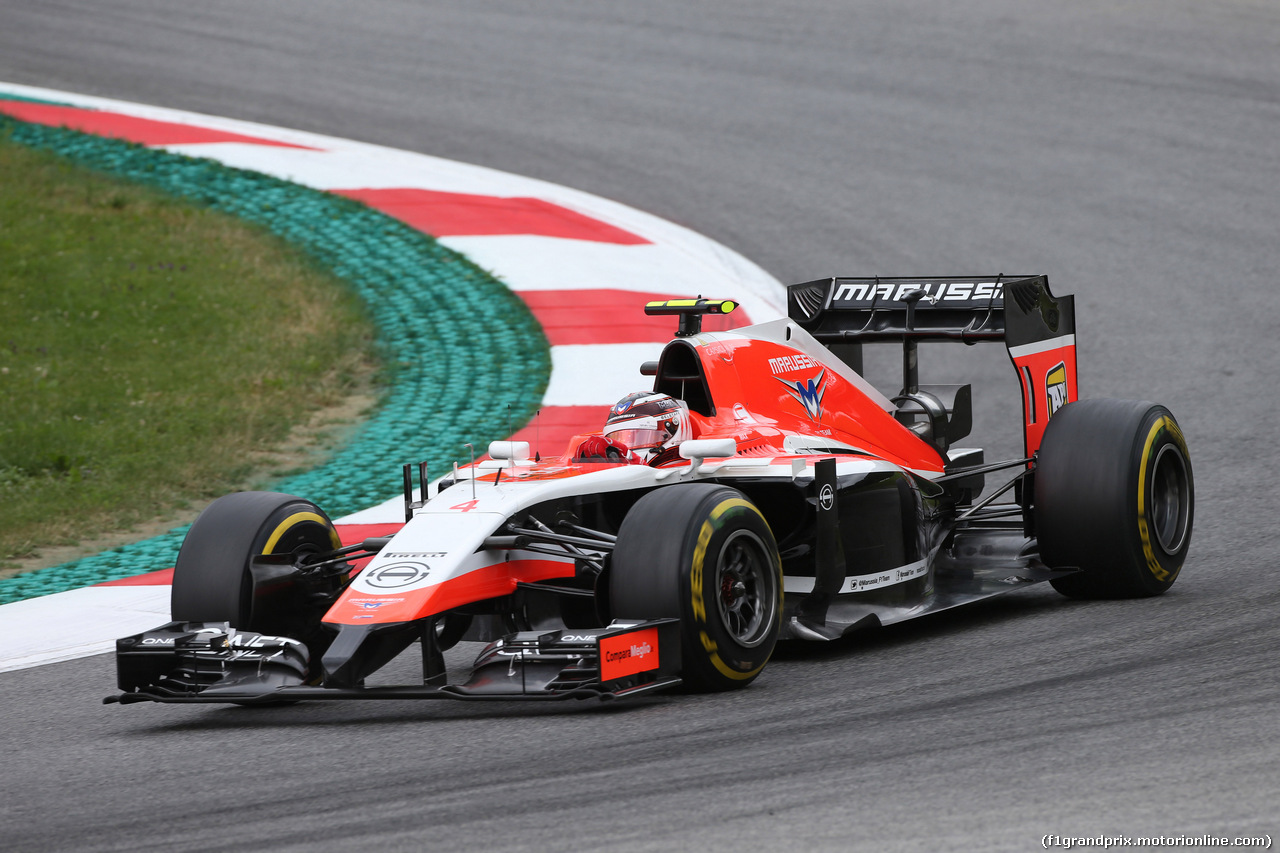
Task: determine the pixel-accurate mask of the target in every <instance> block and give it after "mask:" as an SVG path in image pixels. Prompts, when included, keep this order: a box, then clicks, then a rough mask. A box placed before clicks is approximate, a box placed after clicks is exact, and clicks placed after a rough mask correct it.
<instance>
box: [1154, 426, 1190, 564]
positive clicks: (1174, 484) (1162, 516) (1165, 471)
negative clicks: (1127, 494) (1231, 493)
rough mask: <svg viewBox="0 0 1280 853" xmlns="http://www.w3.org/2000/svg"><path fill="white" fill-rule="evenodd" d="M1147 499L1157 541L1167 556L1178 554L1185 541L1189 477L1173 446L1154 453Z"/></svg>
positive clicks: (1188, 510)
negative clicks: (1149, 491)
mask: <svg viewBox="0 0 1280 853" xmlns="http://www.w3.org/2000/svg"><path fill="white" fill-rule="evenodd" d="M1150 497H1151V512H1150V515H1149V516H1148V517H1149V519H1150V525H1151V530H1152V532H1153V533H1155V539H1156V542H1157V544H1159V545H1160V549H1161V550H1162V551H1164V552H1165V553H1166V554H1169V555H1174V554H1177V553H1178V551H1180V550H1181V549H1182V545H1183V543H1184V542H1185V541H1186V538H1187V528H1188V526H1189V525H1188V524H1187V521H1188V517H1189V515H1190V513H1191V478H1190V476H1188V474H1187V460H1186V459H1185V458H1184V457H1183V455H1182V451H1181V450H1179V449H1178V448H1177V447H1176V446H1175V445H1172V444H1166V445H1165V446H1164V447H1162V448H1160V452H1159V453H1158V454H1156V464H1155V467H1154V469H1153V470H1152V472H1151V496H1150Z"/></svg>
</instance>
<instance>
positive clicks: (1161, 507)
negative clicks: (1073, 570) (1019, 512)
mask: <svg viewBox="0 0 1280 853" xmlns="http://www.w3.org/2000/svg"><path fill="white" fill-rule="evenodd" d="M1194 504H1195V485H1194V481H1193V479H1192V475H1191V455H1190V454H1189V453H1188V451H1187V443H1186V439H1185V438H1184V437H1183V435H1182V430H1181V429H1179V428H1178V422H1177V421H1176V420H1175V419H1174V417H1173V415H1172V414H1170V412H1169V410H1168V409H1166V408H1165V407H1164V406H1158V405H1155V404H1153V403H1145V402H1138V401H1135V400H1080V401H1078V402H1075V403H1070V404H1068V405H1067V406H1064V407H1063V408H1062V409H1061V410H1060V411H1058V413H1057V414H1055V415H1054V416H1053V418H1052V420H1050V421H1049V425H1048V426H1047V427H1046V429H1045V433H1044V440H1043V441H1042V442H1041V445H1040V452H1039V455H1038V457H1037V461H1036V473H1035V524H1036V536H1037V538H1038V540H1039V543H1040V557H1041V559H1042V560H1043V561H1044V562H1045V563H1046V564H1047V565H1049V566H1051V567H1055V568H1056V567H1068V566H1075V567H1079V568H1080V569H1081V571H1080V572H1079V573H1077V574H1074V575H1070V576H1067V577H1064V578H1059V579H1057V580H1054V581H1053V586H1054V588H1055V589H1057V590H1058V591H1059V592H1061V593H1062V594H1063V595H1066V596H1069V597H1071V598H1139V597H1145V596H1152V595H1159V594H1160V593H1163V592H1164V591H1165V590H1167V589H1169V587H1171V586H1172V585H1173V582H1174V581H1175V580H1177V577H1178V574H1179V572H1181V570H1182V566H1183V563H1184V561H1185V559H1186V556H1187V549H1188V548H1189V547H1190V544H1191V525H1192V517H1193V514H1194Z"/></svg>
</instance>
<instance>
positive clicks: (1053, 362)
mask: <svg viewBox="0 0 1280 853" xmlns="http://www.w3.org/2000/svg"><path fill="white" fill-rule="evenodd" d="M787 313H788V315H789V316H790V318H791V320H792V321H794V322H796V323H798V324H799V325H800V326H802V327H803V328H804V329H805V330H806V331H808V332H809V333H810V334H812V335H813V336H814V337H815V338H816V339H818V340H819V341H821V342H822V343H823V344H825V345H826V346H827V347H829V348H830V349H831V350H832V351H833V352H835V353H836V354H837V355H839V356H840V357H841V358H842V359H843V360H844V361H846V362H847V363H848V364H849V365H850V366H852V367H853V368H854V369H855V370H858V371H861V369H862V344H864V343H876V342H901V343H902V344H903V347H904V359H903V364H904V379H903V385H904V387H903V393H904V394H909V393H913V392H914V390H915V389H914V388H913V387H912V386H913V384H914V382H913V379H914V375H915V358H916V356H915V345H916V343H918V342H920V341H956V342H961V343H965V344H976V343H979V342H980V341H1002V342H1004V344H1005V347H1006V348H1007V349H1008V351H1009V358H1010V360H1011V361H1012V362H1013V365H1014V367H1015V369H1016V370H1017V371H1018V378H1019V384H1020V385H1021V387H1022V408H1023V424H1024V428H1025V431H1024V436H1025V443H1026V453H1027V455H1028V456H1031V455H1033V454H1034V453H1035V452H1036V450H1038V449H1039V447H1040V441H1041V439H1042V437H1043V436H1044V429H1045V426H1046V425H1047V424H1048V421H1049V418H1050V417H1051V416H1052V415H1053V413H1054V412H1056V411H1058V409H1060V408H1062V407H1063V406H1064V405H1066V404H1067V403H1070V402H1073V401H1075V400H1076V399H1077V397H1078V388H1077V385H1076V322H1075V300H1074V297H1072V296H1054V295H1053V293H1052V292H1051V291H1050V290H1049V279H1048V278H1047V277H1046V276H1043V275H1035V276H1005V275H997V276H969V277H962V276H937V277H930V278H882V277H874V278H843V277H834V278H825V279H819V280H817V281H808V282H804V283H802V284H793V285H791V286H790V287H788V288H787Z"/></svg>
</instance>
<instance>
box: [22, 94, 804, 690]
mask: <svg viewBox="0 0 1280 853" xmlns="http://www.w3.org/2000/svg"><path fill="white" fill-rule="evenodd" d="M0 114H4V115H8V116H10V117H12V118H14V119H17V120H19V121H22V122H28V123H30V124H32V125H36V126H43V127H49V128H61V127H67V128H71V129H75V130H81V131H84V132H87V133H93V134H96V135H99V136H103V137H108V138H115V139H124V140H128V141H130V142H134V143H138V144H140V145H143V146H146V147H147V148H148V149H151V150H155V151H167V152H171V153H174V154H183V155H187V156H189V157H197V158H205V159H207V160H213V161H216V162H217V163H220V164H222V165H223V166H226V167H231V169H239V170H248V171H249V172H252V173H257V174H259V175H263V176H270V177H271V178H274V179H281V180H282V181H284V182H289V183H291V184H294V185H297V186H298V187H305V188H310V189H313V190H321V191H324V192H327V193H332V194H335V195H337V196H342V197H347V198H354V199H356V200H358V201H362V202H364V203H365V204H367V205H369V206H370V207H372V208H374V209H375V210H379V211H381V212H382V213H385V214H387V215H388V216H390V217H392V218H394V219H396V220H398V221H399V222H400V223H402V224H403V225H404V226H407V227H409V228H412V229H415V230H416V231H418V232H422V233H426V234H430V235H432V236H434V237H435V238H436V242H437V243H438V244H439V245H441V246H443V247H445V248H446V249H449V250H452V251H454V252H457V253H459V254H461V255H463V256H465V258H466V259H469V261H470V262H471V263H473V264H475V265H477V266H478V267H480V268H481V269H483V270H486V271H488V272H489V273H491V275H492V276H493V277H494V278H496V279H497V280H498V281H500V282H501V284H502V285H504V286H505V287H506V288H508V289H509V290H510V291H512V292H514V293H515V294H516V295H517V296H518V297H519V298H520V300H521V301H522V302H523V303H524V305H525V306H526V307H527V309H528V311H529V312H531V313H532V316H533V317H534V318H536V320H537V323H538V325H540V326H541V330H542V334H543V335H545V339H546V342H547V344H548V345H549V353H550V361H549V376H547V377H545V378H546V390H545V392H544V394H543V397H542V400H541V402H540V404H537V403H536V401H535V405H536V406H537V409H538V411H539V415H538V417H537V423H536V425H534V424H530V425H529V426H527V427H525V428H524V429H522V430H517V431H516V433H515V435H514V436H513V437H514V438H516V439H518V440H530V441H536V442H538V443H539V446H540V447H544V448H552V447H557V446H562V445H563V443H564V442H565V441H566V440H567V439H568V437H569V436H571V435H573V434H574V433H578V432H583V431H587V430H591V429H594V428H597V427H598V425H599V424H600V423H602V422H603V419H604V412H605V410H606V409H607V408H608V407H609V406H610V405H612V404H613V403H614V402H616V401H617V400H618V399H619V398H621V397H622V396H624V395H625V394H627V393H629V392H631V391H635V390H638V389H639V388H641V387H643V386H644V384H646V381H645V380H644V378H643V377H641V376H640V374H639V372H638V366H639V364H640V363H641V362H643V361H646V360H650V359H654V358H656V357H657V355H658V354H659V352H660V351H661V349H662V345H663V344H664V343H665V342H666V341H667V340H668V339H669V338H670V335H671V328H670V319H669V318H646V317H645V316H644V315H643V314H642V313H641V311H640V308H641V307H642V306H643V304H644V303H645V302H647V301H649V300H652V299H660V298H671V297H681V296H691V295H695V294H703V295H707V296H715V297H725V298H733V299H735V300H737V301H738V302H739V303H740V304H741V306H742V307H741V308H740V309H739V311H737V312H735V313H734V314H733V315H731V316H730V317H729V318H725V319H726V321H727V322H726V324H725V326H723V327H724V328H728V327H730V326H740V325H745V324H746V323H748V322H761V321H765V320H770V319H774V318H777V317H781V316H783V315H784V314H785V305H784V289H783V287H782V285H781V283H780V282H778V281H777V280H776V279H774V278H773V277H771V276H770V275H769V274H768V273H766V272H764V271H763V270H762V269H760V268H759V267H757V266H756V265H755V264H753V263H751V262H750V261H748V260H747V259H746V258H743V257H742V256H741V255H738V254H737V253H735V252H733V251H732V250H730V249H728V248H726V247H724V246H722V245H720V244H718V243H715V242H714V241H712V240H709V239H707V238H706V237H703V236H701V235H699V234H697V233H696V232H693V231H691V230H689V229H687V228H683V227H681V226H678V225H675V224H673V223H670V222H667V221H665V220H662V219H659V218H657V217H654V216H651V215H649V214H646V213H643V212H641V211H638V210H635V209H634V208H629V207H627V206H625V205H621V204H618V203H616V202H613V201H609V200H607V199H602V198H599V197H597V196H592V195H590V194H587V193H583V192H580V191H578V190H574V189H571V188H568V187H563V186H558V185H555V184H550V183H547V182H544V181H539V180H535V179H531V178H526V177H521V176H519V175H512V174H509V173H504V172H499V171H496V170H493V169H488V168H485V167H481V166H474V165H469V164H466V163H459V162H456V161H451V160H444V159H441V158H437V157H431V156H429V155H425V154H417V153H414V152H408V151H400V150H396V149H390V148H385V147H382V146H376V145H370V144H367V143H361V142H356V141H352V140H346V139H338V138H334V137H328V136H323V135H318V134H312V133H305V132H301V131H294V130H287V129H283V128H276V127H270V126H266V125H261V124H256V123H252V122H242V121H236V120H233V119H227V118H219V117H214V116H204V115H198V114H194V113H188V112H182V111H177V110H169V109H164V108H160V107H153V106H147V105H142V104H134V103H128V102H123V101H116V100H110V99H104V98H95V97H88V96H83V95H77V94H73V93H68V92H61V91H55V90H50V89H42V88H35V87H29V86H20V85H16V84H8V83H0ZM286 194H287V193H286ZM396 296H399V294H396ZM391 301H397V302H398V301H400V300H398V299H395V300H391ZM483 310H484V309H483V308H481V309H479V311H480V313H481V314H483ZM412 312H413V308H412V307H411V306H408V307H404V306H402V307H401V308H400V310H399V313H400V314H401V315H404V314H406V313H409V314H411V313H412ZM481 319H482V318H481ZM709 319H710V318H709ZM659 321H660V322H659ZM399 322H405V317H404V316H400V317H399ZM707 328H709V329H710V328H713V327H712V325H711V324H710V323H708V324H707ZM394 394H395V392H394V391H393V398H394ZM428 415H429V413H428V412H425V411H420V412H418V413H416V414H415V413H414V409H413V408H412V406H411V405H408V406H404V407H403V408H402V409H401V410H400V412H399V413H398V417H399V419H400V420H401V421H404V422H413V421H414V420H416V419H417V418H419V417H421V418H426V417H427V416H428ZM410 455H412V454H410ZM349 458H353V459H354V458H358V454H353V455H352V456H351V457H349ZM400 461H405V462H412V461H416V458H406V459H403V460H400ZM312 473H313V474H326V475H328V474H329V473H331V472H322V471H317V472H312ZM304 477H305V475H304ZM311 482H312V483H315V482H316V479H315V478H312V480H311ZM385 483H386V487H387V488H386V491H385V492H384V493H383V494H393V495H394V496H393V497H390V498H389V499H387V500H385V501H382V500H373V499H371V500H368V501H367V505H362V506H361V507H359V508H353V509H352V511H350V512H347V513H345V514H343V515H341V516H339V517H336V518H335V522H336V524H337V526H338V530H339V533H340V535H341V536H342V538H343V541H344V542H355V541H359V540H360V539H363V538H364V537H365V536H370V535H377V534H378V533H380V532H382V531H385V530H387V529H388V528H389V527H392V526H394V525H395V524H396V523H398V522H399V521H402V520H403V505H402V499H401V497H400V496H399V492H398V469H396V470H392V469H391V468H390V467H389V469H388V470H387V471H386V472H385ZM281 485H282V487H287V490H288V489H291V488H292V487H293V486H296V485H305V483H303V484H299V483H285V484H281ZM298 493H301V494H304V495H305V496H307V497H314V493H313V492H309V491H299V492H298ZM318 502H320V503H321V505H322V506H323V505H325V504H324V502H323V500H320V501H318ZM180 541H181V531H174V532H173V534H171V535H170V536H169V539H168V540H167V541H166V542H165V543H163V545H164V547H158V548H155V549H153V552H152V553H149V554H148V559H150V560H151V561H152V564H151V565H146V564H145V561H144V562H141V563H138V564H137V565H136V568H137V570H138V571H137V573H136V574H129V575H128V576H126V577H117V578H114V579H112V580H106V581H105V582H102V583H97V584H93V585H88V586H81V585H79V584H77V586H78V588H74V589H65V590H64V591H60V592H52V593H51V594H47V595H37V596H36V597H30V598H23V599H22V600H17V601H12V603H8V604H4V605H2V606H0V672H4V671H8V670H13V669H21V668H25V667H31V666H37V665H40V664H44V663H53V662H56V661H62V660H70V659H73V658H78V657H84V656H88V655H94V654H100V653H103V652H108V651H111V650H112V649H113V648H114V642H115V640H116V639H117V638H118V637H122V636H125V635H128V634H130V633H136V632H138V631H142V630H145V629H147V628H151V627H154V626H155V625H158V624H161V623H163V622H164V621H166V620H167V619H168V618H169V585H168V584H169V582H170V579H171V577H172V569H171V566H172V555H173V554H174V553H176V550H175V546H174V545H173V544H172V543H174V542H180ZM87 559H88V560H93V559H94V558H87ZM156 561H158V562H156ZM61 568H63V567H54V569H49V570H44V571H45V572H49V573H56V571H57V570H58V569H61ZM90 571H92V566H90ZM40 574H41V573H40V572H35V573H29V574H28V575H20V576H18V578H13V579H10V580H9V581H8V582H0V596H3V595H4V592H5V590H4V589H3V586H4V585H5V584H12V583H13V582H14V581H19V580H21V579H23V578H26V579H28V581H27V583H28V584H30V581H31V579H32V578H33V576H36V575H40ZM63 574H64V575H66V574H67V573H66V572H64V573H63ZM71 576H79V577H83V576H84V572H81V573H80V574H79V575H76V573H74V572H72V573H71ZM51 577H52V575H51ZM85 582H86V583H92V580H89V581H85ZM37 588H38V586H37ZM14 597H21V593H15V592H14V591H13V589H12V588H11V589H10V590H9V592H8V595H7V598H9V599H12V598H14ZM0 600H4V597H0Z"/></svg>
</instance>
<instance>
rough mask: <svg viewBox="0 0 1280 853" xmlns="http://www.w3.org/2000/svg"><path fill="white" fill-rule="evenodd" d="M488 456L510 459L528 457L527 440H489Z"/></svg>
mask: <svg viewBox="0 0 1280 853" xmlns="http://www.w3.org/2000/svg"><path fill="white" fill-rule="evenodd" d="M489 456H490V457H492V458H494V459H510V460H511V461H513V462H514V461H516V460H518V459H519V460H523V459H528V458H529V442H527V441H491V442H489Z"/></svg>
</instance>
